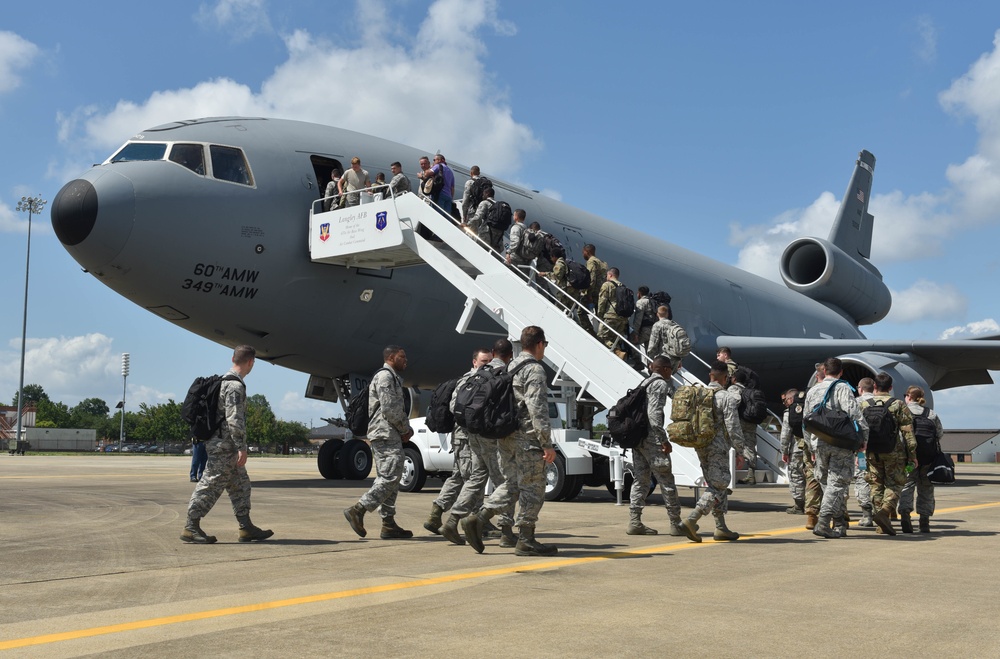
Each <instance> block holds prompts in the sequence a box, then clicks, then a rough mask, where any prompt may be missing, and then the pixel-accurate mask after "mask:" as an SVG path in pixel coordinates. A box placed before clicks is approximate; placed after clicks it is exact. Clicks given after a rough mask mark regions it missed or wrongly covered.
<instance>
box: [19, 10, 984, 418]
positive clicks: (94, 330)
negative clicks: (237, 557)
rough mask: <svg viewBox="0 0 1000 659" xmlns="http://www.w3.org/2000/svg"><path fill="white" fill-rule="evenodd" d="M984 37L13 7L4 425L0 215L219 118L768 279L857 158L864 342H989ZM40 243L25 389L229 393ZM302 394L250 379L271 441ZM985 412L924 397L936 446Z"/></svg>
mask: <svg viewBox="0 0 1000 659" xmlns="http://www.w3.org/2000/svg"><path fill="white" fill-rule="evenodd" d="M626 8H627V9H626ZM998 31H1000V5H997V4H996V3H995V2H964V3H962V4H961V6H960V9H956V8H954V7H951V6H950V5H944V4H941V3H932V2H907V3H861V2H848V3H841V4H838V5H835V6H834V5H817V4H816V3H799V2H758V3H747V2H705V3H675V2H664V3H632V4H630V5H619V6H610V5H607V4H606V3H592V2H586V3H572V4H570V3H556V2H527V1H520V0H519V1H498V2H489V1H486V0H437V1H435V2H430V3H428V2H415V1H406V0H402V1H399V2H380V1H373V0H368V1H366V2H357V3H355V2H337V1H330V0H327V2H318V1H315V2H314V1H311V0H305V1H295V0H289V1H287V2H280V3H279V2H267V1H266V0H255V1H254V0H217V1H214V2H204V3H201V2H181V1H179V2H172V3H168V4H167V5H154V4H148V3H135V2H123V1H119V0H104V1H102V2H100V3H80V2H56V3H54V4H53V3H47V4H36V3H14V4H11V5H10V6H8V7H5V10H4V13H3V17H2V18H0V135H2V146H3V149H2V153H3V157H2V159H0V274H2V276H3V281H4V283H5V286H4V290H5V291H6V295H5V299H4V304H3V308H4V312H5V313H3V314H0V363H2V364H3V366H2V368H0V402H3V403H7V402H8V401H9V400H10V399H11V398H12V397H13V393H14V392H15V391H16V389H17V381H18V364H19V350H20V336H21V309H22V307H21V305H22V302H23V298H22V295H23V286H24V257H25V239H26V232H27V231H26V230H27V222H26V220H27V217H26V216H25V215H24V214H21V213H17V212H16V211H15V210H14V208H15V206H16V204H17V201H18V200H19V199H20V198H21V196H22V195H30V194H41V195H42V197H44V198H46V199H48V200H49V201H51V200H52V199H53V197H54V196H55V194H56V193H57V192H58V190H59V189H60V187H61V186H62V185H63V184H64V183H66V182H67V181H69V180H71V179H73V178H75V177H77V176H78V175H79V174H80V173H81V172H83V171H84V170H85V169H87V168H88V167H89V166H90V165H91V164H92V163H95V162H100V161H101V160H103V159H104V158H105V157H107V156H108V155H109V154H110V153H111V152H112V151H113V150H114V149H115V148H117V147H118V146H119V145H120V144H121V143H122V142H124V141H125V140H126V139H128V138H129V137H130V136H131V135H133V134H135V133H137V132H139V131H141V130H142V129H144V128H148V127H151V126H154V125H157V124H159V123H163V122H166V121H171V120H176V119H185V118H192V117H199V116H212V115H239V114H247V115H258V116H260V115H263V116H276V117H284V118H292V119H303V120H308V121H314V122H317V123H325V124H330V125H337V126H341V127H345V128H350V129H354V130H358V131H361V132H366V133H371V134H376V135H379V136H381V137H386V138H388V139H392V140H396V141H399V142H404V143H407V144H411V145H413V146H416V147H420V148H423V149H427V150H436V149H440V150H441V151H443V152H444V153H446V154H447V155H448V157H449V159H451V160H455V161H458V162H462V163H466V164H479V165H480V166H482V167H483V169H484V171H486V172H488V173H494V174H496V175H499V176H501V177H503V178H507V179H511V180H515V181H518V182H520V183H523V184H525V185H528V186H530V187H532V188H535V189H539V190H543V191H545V192H546V193H548V194H550V195H552V196H555V197H557V198H560V199H562V200H563V201H565V202H567V203H569V204H572V205H574V206H578V207H581V208H585V209H587V210H589V211H592V212H594V213H597V214H598V215H602V216H605V217H608V218H611V219H614V220H617V221H619V222H622V223H624V224H628V225H631V226H635V227H637V228H639V229H641V230H644V231H646V232H648V233H652V234H655V235H658V236H661V237H663V238H665V239H667V240H670V241H672V242H676V243H678V244H681V245H683V246H685V247H687V248H689V249H692V250H694V251H697V252H700V253H703V254H706V255H708V256H711V257H713V258H716V259H718V260H720V261H724V262H726V263H731V264H735V265H739V266H740V267H743V268H745V269H747V270H750V271H751V272H754V273H756V274H759V275H761V276H764V277H767V278H770V279H774V280H778V279H779V276H778V273H777V265H776V263H777V260H778V256H779V255H780V253H781V250H782V249H783V247H784V246H785V245H786V244H787V243H788V242H790V241H791V240H792V239H793V238H795V237H797V236H799V235H820V236H825V235H826V234H827V232H828V231H829V227H830V225H831V223H832V220H833V216H834V214H835V212H836V208H837V205H838V204H839V201H840V198H841V197H842V195H843V193H844V190H845V188H846V186H847V182H848V178H849V176H850V174H851V171H852V168H853V164H854V159H855V158H856V156H857V153H858V151H860V150H861V149H863V148H864V149H868V150H870V151H871V152H873V153H874V154H875V156H876V158H877V159H878V162H877V165H876V171H875V183H874V188H873V197H872V201H871V208H870V210H871V211H872V212H873V213H874V215H875V216H876V228H875V245H874V247H873V261H874V262H875V264H876V265H877V266H878V267H879V268H880V269H881V271H882V273H883V275H884V277H885V280H886V282H887V284H888V286H889V288H890V289H891V290H892V291H893V296H894V305H893V310H892V312H891V313H890V315H889V317H888V318H887V319H886V320H884V321H882V322H881V323H879V324H877V325H875V326H872V327H867V328H865V332H866V334H867V335H868V336H871V337H874V338H887V339H888V338H893V339H900V338H905V339H936V338H941V337H947V336H952V337H970V336H976V335H989V334H1000V326H998V324H997V319H998V318H1000V301H998V300H997V297H996V295H995V294H994V290H995V282H996V280H997V275H998V266H1000V251H998V249H997V245H998V244H1000V45H998V44H1000V32H998ZM432 116H433V117H436V119H435V120H433V121H432V120H429V117H432ZM36 220H37V221H36V222H35V223H34V224H33V229H32V250H31V259H32V261H31V280H30V281H31V293H30V299H29V316H28V358H27V363H26V382H29V383H38V384H41V385H42V386H43V387H44V388H45V389H46V391H47V392H48V393H49V394H50V396H51V397H52V398H54V399H56V400H62V401H63V402H66V403H67V404H69V405H73V404H75V403H76V402H78V401H79V400H81V399H83V398H87V397H91V396H97V397H100V398H103V399H105V400H107V401H108V402H109V404H110V405H111V406H112V407H113V406H114V404H115V402H116V401H117V400H119V398H120V396H121V389H122V382H121V376H120V374H119V369H120V354H121V353H122V352H129V353H131V356H132V372H131V375H130V377H129V379H128V407H129V409H136V408H137V407H138V404H139V402H143V401H145V402H149V403H159V402H165V401H166V400H167V399H168V398H173V399H175V400H177V399H179V398H183V395H184V392H185V391H186V389H187V386H188V385H189V384H190V381H191V379H192V378H193V377H194V376H195V375H199V374H204V373H210V372H215V371H221V370H223V369H225V367H226V366H227V363H228V360H229V357H230V353H229V351H228V350H227V349H225V348H223V347H220V346H217V345H214V344H211V343H209V342H208V341H206V340H204V339H201V338H199V337H196V336H194V335H190V334H187V333H186V332H184V331H183V330H181V329H179V328H176V327H174V326H173V325H170V324H169V323H166V322H163V321H162V320H160V319H158V318H156V317H154V316H152V315H151V314H149V313H148V312H146V311H144V310H142V309H140V308H138V307H137V306H135V305H133V304H132V303H131V302H128V301H126V300H125V299H124V298H121V297H119V296H118V295H117V294H115V293H113V292H111V291H110V290H109V289H107V288H105V287H104V286H103V285H101V284H100V283H99V282H97V281H96V280H95V279H93V278H92V277H90V276H89V275H85V274H83V273H82V272H81V271H80V268H79V266H78V265H77V264H76V263H75V262H74V261H73V260H72V259H71V258H70V257H69V255H68V254H67V253H66V252H65V251H64V250H63V248H62V247H61V246H60V245H59V243H58V241H57V240H56V238H55V235H54V234H53V232H52V229H51V225H50V224H49V216H48V209H46V211H45V212H44V213H43V216H42V217H41V218H36ZM659 287H660V286H657V288H659ZM662 287H664V288H666V289H667V290H669V282H664V283H663V286H662ZM997 375H998V374H996V373H994V377H996V376H997ZM305 382H306V376H305V375H303V374H300V373H295V372H292V371H287V370H285V369H282V368H279V367H276V366H271V365H268V364H264V363H261V364H260V365H259V366H258V368H257V369H256V370H255V371H254V373H253V375H252V376H251V379H250V381H249V382H248V384H249V386H250V390H251V393H254V392H259V393H263V394H265V395H266V396H267V397H268V399H269V400H270V402H271V404H272V406H273V407H274V409H275V412H276V413H277V414H278V416H279V417H281V418H285V419H289V420H299V421H302V422H304V423H306V424H309V423H310V422H312V423H315V424H316V425H320V424H321V422H320V420H319V419H320V417H321V416H331V415H339V408H337V407H334V406H331V405H329V404H325V403H318V402H315V401H309V400H305V399H304V398H303V397H302V392H303V391H304V389H305ZM998 394H1000V391H998V387H997V386H980V387H971V388H966V389H962V390H952V391H947V392H939V393H938V394H936V397H937V398H936V404H937V409H938V411H939V413H940V414H941V416H942V418H943V420H944V422H945V424H946V425H950V426H953V427H994V428H1000V408H998V406H997V404H996V402H995V401H996V400H997V398H998Z"/></svg>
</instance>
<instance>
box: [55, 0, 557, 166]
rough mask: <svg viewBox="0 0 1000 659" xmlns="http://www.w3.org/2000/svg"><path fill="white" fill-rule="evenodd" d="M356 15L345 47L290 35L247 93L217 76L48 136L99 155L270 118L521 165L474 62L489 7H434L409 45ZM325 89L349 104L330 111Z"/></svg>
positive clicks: (511, 129)
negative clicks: (216, 123) (353, 40)
mask: <svg viewBox="0 0 1000 659" xmlns="http://www.w3.org/2000/svg"><path fill="white" fill-rule="evenodd" d="M359 7H360V9H359V11H358V12H357V17H356V18H355V19H352V20H357V21H359V22H360V24H361V25H362V26H363V27H364V29H363V30H361V31H360V36H359V43H358V44H357V45H355V46H350V47H347V46H341V45H338V44H334V43H332V42H330V41H328V40H327V39H325V38H323V37H321V36H314V35H312V34H311V33H309V32H307V31H305V30H297V31H295V32H293V33H292V34H290V35H287V36H285V37H284V41H285V47H286V48H287V51H288V59H287V60H286V61H285V62H284V63H282V64H281V65H279V66H278V67H277V68H276V69H275V71H274V73H273V75H271V77H270V78H268V79H266V80H265V81H264V82H263V84H262V85H261V89H260V91H259V92H255V91H253V90H251V89H250V88H249V87H248V86H247V85H245V84H242V83H239V82H237V81H235V80H231V79H228V78H218V79H215V80H209V81H204V82H201V83H199V84H197V85H195V86H194V87H191V88H185V89H176V90H163V91H158V92H155V93H154V94H152V95H151V96H150V97H149V98H148V99H146V100H145V101H134V100H123V101H120V102H119V103H118V104H117V106H115V108H113V109H112V110H110V111H108V112H105V113H101V112H94V111H93V109H92V108H81V109H78V110H76V111H74V112H72V113H69V114H66V115H62V116H60V117H59V119H58V120H59V124H60V136H61V138H62V139H63V140H64V141H68V140H70V139H71V138H73V137H74V135H75V134H76V133H77V132H78V131H81V130H82V131H83V133H84V135H85V139H86V140H87V142H88V144H89V145H90V146H91V147H93V148H101V149H104V150H109V149H111V148H113V147H115V146H118V145H119V144H121V142H122V141H123V140H124V139H127V138H128V137H129V136H131V135H133V134H135V133H136V132H137V131H140V130H142V129H145V128H149V127H152V126H155V125H158V124H162V123H166V122H169V121H175V120H178V119H185V118H195V117H205V116H224V115H251V116H274V117H281V118H287V119H299V120H303V121H313V122H317V123H325V124H330V123H332V124H335V125H337V126H339V127H342V128H349V129H352V130H357V131H360V132H364V133H370V134H373V133H377V134H378V135H379V136H380V137H384V138H386V139H390V140H394V141H398V142H404V143H407V144H411V145H413V146H416V147H420V148H425V149H428V150H430V151H434V150H440V151H441V152H442V153H445V154H446V155H447V156H448V157H449V159H453V160H456V161H459V162H466V163H468V162H471V161H472V160H475V161H476V162H477V163H478V164H480V165H481V166H482V167H483V170H484V171H486V172H491V173H494V174H495V175H498V176H506V175H509V174H511V173H512V172H514V171H516V170H517V167H518V164H519V163H520V161H521V159H522V158H523V155H524V154H525V153H526V152H529V151H532V150H535V149H537V148H539V146H540V144H539V141H538V140H537V139H536V138H535V136H534V135H533V133H532V132H531V130H530V129H529V128H528V127H527V126H525V125H524V124H521V123H518V122H517V121H516V120H515V119H514V117H513V111H512V109H511V107H510V104H509V102H508V100H507V98H506V90H505V89H502V88H500V87H498V86H497V85H496V84H495V82H494V81H493V78H492V77H491V76H490V75H489V74H488V72H487V71H486V70H485V67H484V64H483V61H482V60H483V55H484V53H485V44H484V43H483V41H482V40H481V39H480V38H479V36H478V35H479V33H480V32H482V31H484V30H486V29H492V30H494V31H496V32H498V33H499V34H510V33H511V31H512V29H513V28H512V27H511V25H510V24H509V23H507V22H504V21H502V20H500V19H499V18H498V17H497V15H496V2H495V1H494V0H478V1H475V2H469V1H466V0H437V1H436V2H434V3H433V4H432V5H431V7H430V9H429V10H428V13H427V16H426V18H425V19H424V20H423V22H422V24H421V26H420V29H419V30H418V31H417V35H416V36H415V37H412V38H410V37H403V36H398V37H397V36H396V35H397V34H399V35H403V34H405V31H403V30H398V31H393V29H392V26H391V24H389V22H388V20H389V19H388V18H387V17H391V16H392V12H391V11H380V12H377V13H378V16H379V20H369V19H366V18H365V15H366V14H367V13H368V12H371V11H374V10H373V9H372V8H371V7H368V3H364V2H361V3H359ZM405 39H409V42H408V43H406V42H404V40H405ZM331 90H335V91H336V96H337V97H338V98H343V99H349V102H343V103H339V104H337V105H336V112H332V111H331ZM432 110H433V113H432V112H431V111H432ZM431 114H433V120H431V117H430V115H431Z"/></svg>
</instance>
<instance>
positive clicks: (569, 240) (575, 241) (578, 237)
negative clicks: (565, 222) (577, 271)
mask: <svg viewBox="0 0 1000 659" xmlns="http://www.w3.org/2000/svg"><path fill="white" fill-rule="evenodd" d="M542 228H543V229H544V228H545V227H542ZM561 240H562V244H563V247H565V248H566V260H567V261H580V260H582V259H583V246H584V245H586V244H587V241H586V240H584V239H583V234H582V233H580V232H579V231H578V230H577V229H575V228H573V227H567V226H563V236H562V239H561Z"/></svg>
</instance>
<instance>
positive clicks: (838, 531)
mask: <svg viewBox="0 0 1000 659" xmlns="http://www.w3.org/2000/svg"><path fill="white" fill-rule="evenodd" d="M843 370H844V367H843V364H842V363H841V361H840V360H839V359H837V358H836V357H830V358H829V359H827V360H826V377H825V378H824V380H823V381H822V382H817V383H816V384H814V385H813V386H812V387H811V388H810V389H809V393H808V394H806V404H805V409H806V410H812V409H814V408H815V407H816V406H818V405H819V404H820V403H822V402H823V398H824V396H826V393H827V390H828V389H830V388H831V387H832V391H830V396H829V398H827V402H826V406H827V407H828V408H829V409H832V410H842V411H844V412H846V413H847V414H848V415H849V416H850V417H851V418H852V419H854V421H856V422H857V424H858V427H859V428H860V429H861V434H862V436H863V437H864V439H865V441H867V439H868V424H866V423H865V419H864V416H862V414H861V406H860V405H858V401H857V400H856V399H855V398H854V387H852V386H851V385H850V384H848V383H847V382H837V380H839V379H840V375H841V373H842V372H843ZM805 437H806V441H808V442H809V446H810V448H811V449H812V450H813V451H814V454H815V456H816V469H815V477H816V480H817V481H818V482H819V485H820V487H821V488H822V490H823V502H822V504H821V505H820V509H819V518H818V519H817V521H816V526H815V528H814V529H813V533H814V534H815V535H818V536H820V537H823V538H841V537H844V536H846V535H847V522H846V519H845V513H846V508H847V494H848V488H849V487H850V483H851V477H852V476H853V475H854V451H852V450H850V449H846V448H840V447H838V446H834V445H832V444H828V443H827V442H825V441H823V440H822V439H820V438H819V437H817V436H816V435H814V434H812V433H811V432H809V430H806V431H805ZM831 522H832V523H833V524H834V528H831V527H830V524H831Z"/></svg>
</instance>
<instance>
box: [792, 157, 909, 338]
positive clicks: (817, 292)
mask: <svg viewBox="0 0 1000 659" xmlns="http://www.w3.org/2000/svg"><path fill="white" fill-rule="evenodd" d="M874 171H875V156H873V155H872V154H871V153H869V152H868V151H862V152H861V153H860V155H859V156H858V161H857V163H856V165H855V167H854V175H853V176H852V177H851V182H850V184H849V185H848V187H847V192H846V193H845V194H844V199H843V201H842V202H841V204H840V211H839V212H838V213H837V219H836V221H835V222H834V224H833V229H831V231H830V236H829V239H827V240H824V239H822V238H814V237H807V238H799V239H797V240H795V241H793V242H792V243H791V244H790V245H788V247H786V248H785V251H784V253H782V255H781V264H780V269H781V279H782V280H783V281H784V282H785V285H786V286H788V287H789V288H790V289H792V290H793V291H796V292H798V293H801V294H803V295H805V296H806V297H809V298H811V299H813V300H816V301H817V302H821V303H823V304H825V305H827V306H829V307H833V308H834V309H835V310H838V311H840V312H842V313H843V314H844V315H846V316H847V317H848V318H850V319H851V320H853V321H854V322H855V323H857V324H858V325H870V324H872V323H876V322H878V321H880V320H882V319H883V318H885V316H886V314H888V313H889V309H890V308H891V307H892V295H891V294H890V293H889V289H888V287H887V286H886V285H885V283H884V282H883V281H882V273H880V272H879V271H878V268H876V267H875V266H874V265H872V264H871V262H870V261H869V260H868V259H869V257H870V256H871V244H872V226H873V223H874V221H875V218H874V217H873V216H872V215H871V214H870V213H869V212H868V198H869V196H870V195H871V188H872V175H873V173H874Z"/></svg>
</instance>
